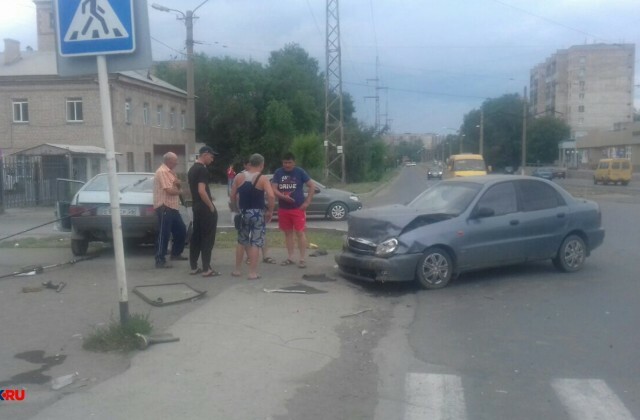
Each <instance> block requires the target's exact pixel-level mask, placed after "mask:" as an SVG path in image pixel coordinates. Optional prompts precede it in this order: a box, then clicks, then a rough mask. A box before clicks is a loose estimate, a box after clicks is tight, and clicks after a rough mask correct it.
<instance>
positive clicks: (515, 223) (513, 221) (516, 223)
mask: <svg viewBox="0 0 640 420" xmlns="http://www.w3.org/2000/svg"><path fill="white" fill-rule="evenodd" d="M509 224H510V225H511V226H515V225H519V224H520V220H511V221H510V222H509Z"/></svg>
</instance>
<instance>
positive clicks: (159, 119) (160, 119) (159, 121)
mask: <svg viewBox="0 0 640 420" xmlns="http://www.w3.org/2000/svg"><path fill="white" fill-rule="evenodd" d="M163 123H164V110H163V109H162V105H158V108H156V125H157V126H158V127H162V125H163Z"/></svg>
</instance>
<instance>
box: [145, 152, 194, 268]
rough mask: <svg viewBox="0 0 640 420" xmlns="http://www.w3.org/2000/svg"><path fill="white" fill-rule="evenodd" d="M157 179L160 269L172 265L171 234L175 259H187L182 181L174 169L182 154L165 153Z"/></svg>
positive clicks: (155, 206) (154, 185) (154, 195)
mask: <svg viewBox="0 0 640 420" xmlns="http://www.w3.org/2000/svg"><path fill="white" fill-rule="evenodd" d="M163 160H164V163H163V164H162V165H160V167H159V168H158V170H157V171H156V174H155V177H154V179H153V208H154V210H155V212H156V215H157V216H158V236H157V238H156V257H155V258H156V268H171V265H170V264H168V263H167V260H166V257H165V255H166V254H167V248H168V245H169V235H172V236H173V242H172V244H171V260H174V261H175V260H186V259H187V257H183V256H182V255H181V254H182V251H183V250H184V244H185V239H186V236H187V228H186V226H185V224H184V221H182V216H180V212H179V211H178V208H179V207H178V206H179V205H180V202H179V197H180V193H181V191H182V190H181V186H180V180H179V179H178V177H177V176H176V173H175V172H174V171H173V168H175V167H176V165H177V164H178V156H177V155H176V154H175V153H172V152H168V153H166V154H165V155H164V156H163Z"/></svg>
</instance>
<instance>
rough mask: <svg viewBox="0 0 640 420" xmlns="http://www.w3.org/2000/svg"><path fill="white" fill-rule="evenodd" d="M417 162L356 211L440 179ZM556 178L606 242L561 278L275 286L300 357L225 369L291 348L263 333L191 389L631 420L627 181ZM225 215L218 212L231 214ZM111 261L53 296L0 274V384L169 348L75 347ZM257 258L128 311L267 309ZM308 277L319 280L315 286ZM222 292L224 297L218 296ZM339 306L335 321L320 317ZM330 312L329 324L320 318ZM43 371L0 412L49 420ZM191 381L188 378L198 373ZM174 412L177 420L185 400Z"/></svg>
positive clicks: (636, 415) (638, 199) (362, 415)
mask: <svg viewBox="0 0 640 420" xmlns="http://www.w3.org/2000/svg"><path fill="white" fill-rule="evenodd" d="M424 174H425V170H424V168H422V167H421V166H416V167H408V168H403V169H402V170H401V172H400V174H399V176H398V177H397V179H396V180H394V182H393V183H392V184H390V185H388V186H386V187H385V188H383V189H382V190H380V191H378V192H377V193H376V194H374V195H369V196H363V197H362V200H363V203H364V205H365V207H371V206H375V205H384V204H391V203H405V202H408V201H410V200H411V199H412V198H413V197H415V196H416V195H417V194H419V193H420V192H421V191H422V190H424V189H425V188H426V187H428V186H429V185H432V184H433V183H435V182H438V181H427V180H426V177H425V176H424ZM559 183H561V184H562V185H563V186H565V187H566V188H567V189H569V190H570V191H572V192H573V193H574V194H575V195H580V196H585V197H592V198H595V199H596V200H597V201H598V202H599V203H600V205H601V206H602V209H603V223H604V226H605V228H606V231H607V236H606V238H605V243H604V244H603V246H601V247H600V248H598V249H597V250H595V252H594V253H593V255H592V256H591V257H590V258H589V259H588V260H587V264H586V266H585V268H584V269H583V270H582V271H580V272H578V273H573V274H562V273H559V272H557V271H556V270H555V269H554V268H553V266H552V265H551V263H550V262H549V263H547V262H543V263H535V264H527V265H522V266H515V267H509V268H502V269H496V270H486V271H481V272H476V273H469V274H465V275H463V276H461V277H460V278H459V279H457V280H455V281H453V282H452V283H451V284H450V285H449V286H448V287H447V288H445V289H442V290H435V291H423V290H420V289H418V288H417V287H415V286H414V285H412V284H384V285H372V284H361V283H355V282H349V281H346V280H343V279H339V280H338V282H336V283H333V285H332V286H331V287H325V288H326V289H327V290H329V293H326V294H321V295H316V296H317V298H316V299H315V300H314V302H315V303H314V304H313V305H311V306H308V305H307V304H306V303H304V302H303V301H300V300H298V299H295V298H293V297H291V298H289V299H287V298H285V297H284V296H283V298H282V299H281V300H280V302H281V304H280V306H281V307H279V308H275V307H271V310H276V309H280V310H283V311H284V313H289V314H290V315H289V317H290V316H294V317H300V318H299V320H298V321H297V322H294V323H290V322H291V321H292V320H291V319H286V320H283V321H285V322H289V323H290V324H287V325H288V327H287V328H289V329H290V330H292V329H293V328H294V327H297V329H298V330H297V331H295V332H293V330H292V331H291V335H292V337H294V338H292V344H296V343H298V345H305V343H308V344H306V345H308V346H309V351H310V352H309V353H308V356H307V357H305V358H302V359H300V360H298V361H297V362H296V363H293V362H292V363H289V364H288V365H286V366H287V368H286V369H285V368H282V369H283V372H282V374H281V372H280V371H279V370H274V369H267V370H266V371H265V372H268V374H266V375H264V374H257V373H254V374H253V375H249V374H248V373H245V375H249V376H247V378H248V377H250V378H251V383H250V384H249V383H247V384H245V385H243V381H244V380H246V378H245V377H244V376H243V375H242V374H240V376H238V375H236V374H234V372H243V370H242V369H245V370H246V369H247V366H253V365H255V366H261V368H264V363H263V361H268V360H274V359H273V358H274V355H275V354H277V353H282V351H288V350H289V344H286V345H281V344H278V346H277V347H276V350H275V352H276V353H269V346H268V345H265V343H263V342H262V341H261V340H260V341H258V342H260V343H261V345H260V346H257V345H256V347H255V348H253V349H246V350H247V351H244V352H242V354H245V355H246V354H250V355H251V359H246V360H235V359H231V360H229V361H225V360H215V361H214V362H217V363H218V364H220V365H221V366H220V367H219V368H217V369H218V370H220V372H223V373H218V372H217V373H216V375H219V376H212V377H209V378H207V379H206V383H204V384H198V385H204V386H206V387H211V389H216V390H218V391H216V392H217V393H216V396H212V397H211V399H212V400H215V399H216V398H218V400H220V401H221V402H220V403H219V406H220V407H222V406H225V405H226V406H228V407H230V409H231V410H234V409H235V410H236V411H229V412H228V413H233V415H227V416H225V417H224V418H225V419H227V418H239V419H240V418H246V417H243V415H242V413H243V412H244V413H249V412H260V413H261V414H260V416H261V417H260V418H271V419H282V420H284V419H301V418H304V419H310V420H316V419H317V420H321V419H322V420H324V419H371V418H375V419H378V420H393V419H399V420H400V419H401V420H408V419H456V420H465V419H503V418H504V419H539V418H549V419H560V420H564V419H567V420H577V419H587V420H590V419H594V420H595V419H597V418H607V419H618V420H632V419H635V420H638V419H640V384H639V382H638V381H637V378H638V377H640V364H639V363H638V362H637V349H638V348H640V333H638V328H637V326H636V324H637V321H638V320H639V319H640V308H639V306H638V300H639V298H640V296H639V295H640V288H638V286H637V280H638V278H640V268H639V265H638V263H637V252H636V249H635V248H636V247H637V243H638V240H637V238H638V237H640V225H638V224H637V223H636V222H635V219H637V214H638V210H639V206H640V191H636V190H635V189H634V188H629V187H620V186H600V185H599V186H593V184H592V182H591V181H589V180H581V179H567V180H561V181H559ZM630 187H633V184H632V185H631V186H630ZM223 212H224V210H222V211H221V218H220V220H221V221H223V222H222V223H224V220H226V219H225V217H229V216H228V214H224V213H223ZM229 219H230V217H229ZM229 221H230V220H229ZM309 225H310V226H312V227H323V228H325V227H328V228H334V229H344V228H346V223H344V222H342V223H336V222H329V221H324V220H322V219H312V220H311V221H310V223H309ZM8 251H11V252H8ZM274 251H275V254H276V255H274V256H276V257H277V258H279V259H280V258H282V257H283V255H282V252H280V251H279V250H274ZM214 254H215V253H214ZM21 258H22V259H23V260H21ZM24 258H27V259H26V260H24ZM68 258H70V255H69V252H68V250H61V249H59V250H57V251H46V250H41V251H38V250H31V251H29V252H26V251H25V252H20V251H19V250H14V249H11V250H5V251H4V252H2V251H0V266H2V267H4V268H13V267H19V266H22V265H26V264H32V263H34V262H49V261H53V262H57V261H65V260H67V259H68ZM127 258H128V263H127V264H128V269H129V274H128V275H129V279H130V282H131V287H133V286H134V285H145V284H153V283H157V282H159V281H161V280H163V281H169V280H174V279H177V278H175V277H173V275H172V274H171V273H161V275H162V278H160V277H159V276H158V273H157V272H156V271H154V270H153V269H149V267H150V266H151V261H152V257H151V254H150V252H149V250H146V249H141V250H139V251H138V252H136V253H134V254H132V255H128V257H127ZM217 258H219V261H218V262H219V263H221V264H223V270H224V271H229V270H230V269H231V265H230V264H231V263H230V261H228V259H229V256H225V257H224V258H223V257H222V256H218V257H217ZM312 260H313V259H312ZM332 261H333V260H332V257H329V258H326V259H324V260H317V261H316V260H313V261H311V263H312V265H311V266H310V270H309V271H311V270H313V272H314V273H327V274H329V275H333V274H334V271H333V263H332ZM111 264H112V259H110V258H109V256H106V258H100V259H98V260H95V261H87V262H84V263H82V264H78V265H77V266H73V267H67V268H64V269H60V270H52V271H51V272H50V273H49V274H47V277H46V278H47V279H52V280H53V281H54V282H58V281H62V280H65V281H67V282H68V283H69V286H68V287H67V289H66V290H64V291H63V292H62V293H61V294H59V295H58V294H56V293H55V292H54V291H47V290H45V291H42V292H39V293H31V294H21V293H20V288H21V287H22V285H23V284H25V285H31V284H32V283H33V284H36V285H37V284H39V283H40V281H42V279H44V277H42V278H39V277H35V278H23V279H21V280H19V282H20V283H18V282H17V281H16V279H14V280H11V281H6V280H5V281H4V282H3V281H0V302H2V306H1V307H0V314H2V316H3V319H5V322H4V326H3V336H4V339H3V340H0V356H1V358H0V380H3V381H5V382H7V381H9V382H11V381H12V380H14V379H15V378H18V379H20V378H21V377H20V376H19V375H20V374H23V373H24V374H29V375H31V376H33V377H35V379H39V380H43V377H42V375H44V377H45V378H44V381H45V382H46V377H48V376H51V377H56V376H59V375H62V374H65V373H69V372H71V371H80V377H82V378H84V380H85V381H84V382H82V383H81V384H79V386H80V387H79V388H73V387H71V388H70V389H68V390H66V391H65V392H64V393H67V394H76V393H82V392H85V393H87V397H90V396H92V395H94V394H95V393H98V395H102V394H100V393H102V392H110V391H111V392H112V391H113V389H112V388H113V387H110V384H111V383H112V382H115V383H117V377H122V375H127V374H129V375H132V376H133V375H134V374H135V366H136V365H139V364H140V363H141V361H143V360H145V359H146V358H147V357H151V356H152V355H153V354H157V352H161V351H163V350H164V349H167V351H169V352H170V351H171V350H170V349H171V348H172V347H170V346H171V345H166V346H167V347H163V348H159V349H157V350H155V351H156V353H149V355H147V356H145V354H140V355H138V356H135V359H134V361H135V360H138V363H134V366H133V368H132V367H129V359H128V358H122V357H121V356H119V355H116V354H107V355H95V354H87V352H84V351H83V350H81V349H80V338H79V337H80V335H83V334H86V333H88V332H89V331H90V328H89V326H92V325H98V324H99V323H101V322H105V321H107V320H108V318H109V314H111V316H112V317H113V316H114V315H113V314H117V303H116V302H114V300H115V296H116V291H115V281H114V279H113V275H111V274H109V273H110V270H111V267H110V265H111ZM264 270H265V273H266V276H265V277H266V278H265V279H263V280H264V281H265V283H264V285H263V284H260V285H257V286H256V285H250V286H251V287H249V288H247V287H246V286H243V287H242V289H239V290H241V291H242V293H240V294H238V290H237V288H238V285H237V282H236V281H235V280H234V279H231V278H226V277H223V278H221V279H219V280H218V279H216V281H214V282H211V281H205V280H203V279H188V280H189V281H190V283H192V285H193V286H194V287H196V288H199V289H204V290H207V291H208V294H207V296H208V298H207V299H206V300H201V301H196V302H193V303H191V304H188V305H175V306H170V307H165V308H150V307H148V305H146V304H144V303H143V302H141V301H139V300H138V299H137V297H133V296H131V295H130V296H131V297H130V299H131V303H132V305H133V307H132V310H134V311H143V312H148V313H150V314H151V316H152V319H153V320H154V324H155V325H156V327H157V329H158V330H159V331H163V330H164V329H165V328H170V326H171V325H174V324H175V327H174V328H175V331H176V332H177V334H179V335H180V334H181V333H180V331H181V328H183V327H184V323H181V322H180V321H179V320H181V319H185V318H187V317H188V314H189V312H192V311H194V313H199V312H195V311H201V310H203V309H206V308H208V307H215V306H217V305H224V302H227V304H228V302H233V301H234V299H237V298H238V296H243V298H244V299H247V302H264V303H265V305H268V303H267V302H268V301H267V300H265V295H264V293H262V289H261V288H262V287H267V286H265V285H267V284H269V285H273V286H278V285H280V283H282V282H283V281H285V280H286V279H287V276H289V277H290V276H291V275H292V273H293V274H295V273H296V272H289V271H286V272H285V271H282V269H281V268H280V267H279V266H270V267H265V269H264ZM283 274H286V276H283ZM100 279H102V280H100ZM182 280H184V279H182ZM290 281H293V280H290ZM310 284H312V283H310ZM312 285H313V286H315V287H320V288H322V284H319V283H318V284H312ZM269 287H271V286H269ZM254 289H255V290H254ZM222 296H225V300H224V302H223V301H220V299H221V297H222ZM309 302H310V301H309ZM250 304H252V303H250ZM252 305H253V304H252ZM265 309H266V306H265ZM323 309H324V313H323V312H322V311H323ZM336 312H338V313H339V314H341V315H343V316H344V318H343V317H342V316H338V317H335V316H333V317H332V316H331V315H332V314H333V315H335V313H336ZM321 314H322V315H321ZM256 319H259V318H256ZM330 319H333V321H331V322H328V320H330ZM230 322H231V321H230ZM280 322H281V321H278V318H277V317H276V318H273V319H272V320H269V321H268V322H267V324H266V325H263V326H262V327H261V328H265V329H271V328H276V327H277V325H278V324H279V323H280ZM256 332H257V330H256ZM318 333H321V335H322V336H323V337H325V340H327V341H326V343H328V344H330V347H331V348H332V350H331V352H330V353H331V355H332V357H331V358H329V359H327V358H325V357H324V356H323V357H321V358H320V359H321V360H323V363H317V359H318V354H315V355H314V353H313V352H317V350H318V348H320V347H316V346H314V345H313V343H314V341H313V340H312V338H313V337H315V336H316V335H317V334H318ZM284 334H285V331H284V330H283V331H282V335H284ZM219 340H222V341H220V343H225V347H227V346H232V345H233V340H232V337H227V336H225V335H222V336H221V337H219ZM294 340H295V341H294ZM287 343H288V342H287ZM212 345H213V346H214V348H218V347H219V346H218V345H217V344H216V343H212ZM231 348H232V347H231ZM36 349H37V350H43V351H44V355H45V356H49V359H47V360H48V361H49V362H51V363H50V366H49V365H46V366H45V365H43V366H42V370H38V371H32V370H29V369H33V368H34V367H33V365H32V363H33V362H28V361H23V360H21V359H18V358H16V355H20V354H22V353H24V352H25V351H27V350H36ZM202 351H205V352H206V351H210V350H207V348H203V349H202ZM60 355H62V356H64V358H61V357H60ZM60 359H62V360H60ZM305 360H306V362H307V363H304V361H305ZM324 360H327V361H326V362H325V361H324ZM58 362H59V363H58ZM41 363H44V362H41ZM176 364H178V362H176ZM37 366H40V365H36V367H37ZM283 366H285V365H283ZM225 367H228V372H227V371H225V370H224V369H225ZM267 368H268V366H267ZM176 369H177V367H176ZM224 372H227V373H224ZM40 374H41V375H40ZM114 375H115V376H114ZM227 376H228V377H229V378H231V377H233V378H235V379H234V380H233V387H232V386H231V383H230V382H228V380H227V382H225V377H227ZM30 379H33V378H30ZM181 380H182V381H184V380H185V379H184V378H183V379H181ZM9 382H7V383H9ZM45 382H42V383H41V384H33V383H32V384H30V385H28V387H29V390H30V391H29V396H30V398H31V401H30V404H27V405H26V406H24V407H22V406H17V405H11V406H8V405H7V406H0V418H4V416H5V415H8V416H9V417H10V418H23V419H26V418H30V417H31V416H32V415H34V414H35V413H37V412H38V411H40V410H42V409H44V411H40V414H39V418H58V417H55V416H49V413H57V412H61V411H63V410H62V409H63V407H65V405H64V404H62V405H61V404H54V403H55V401H56V399H58V398H61V396H63V395H64V394H56V393H54V392H52V391H50V390H49V389H48V387H47V386H46V383H45ZM187 383H188V382H187ZM94 387H95V388H94ZM189 387H190V389H196V388H194V387H195V384H189ZM232 388H237V389H240V390H241V389H253V390H260V389H265V390H269V398H271V399H275V400H277V401H278V402H279V404H275V401H274V404H273V405H274V406H278V407H280V408H279V409H278V410H274V411H272V412H263V411H260V410H258V408H259V407H260V406H261V404H262V405H264V399H265V398H266V394H265V393H262V392H259V391H258V392H257V393H253V394H251V395H246V394H233V393H232V392H231V390H232ZM93 389H95V390H96V391H95V393H94V392H92V390H93ZM145 392H147V393H148V392H153V391H150V390H147V391H145ZM104 395H111V394H104ZM158 397H160V396H158ZM98 398H99V397H98ZM63 400H65V399H63ZM132 400H135V399H133V398H132ZM69 401H73V399H72V398H69ZM179 401H181V402H185V403H187V402H188V403H191V405H192V406H194V407H200V408H202V407H204V406H205V405H206V403H207V401H202V400H196V401H189V395H188V394H183V395H182V398H181V399H180V400H179ZM575 401H580V402H579V404H575V403H574V402H575ZM130 402H131V401H130V399H129V398H127V399H126V400H119V401H118V402H117V403H116V402H114V404H118V406H119V407H120V408H121V409H122V410H123V411H122V412H123V413H124V412H125V410H126V407H127V406H128V405H129V404H130ZM60 403H64V401H60ZM52 404H53V408H54V409H53V410H51V411H49V410H48V409H47V407H49V406H51V405H52ZM67 404H68V405H69V406H70V407H71V411H68V413H72V412H73V408H74V407H76V406H74V405H73V403H71V402H69V403H67ZM56 406H57V409H58V411H56V410H55V408H56ZM149 409H151V408H149ZM185 410H186V411H185V413H186V414H185V415H186V416H187V417H185V418H188V417H189V415H188V414H189V413H191V414H193V415H195V414H194V413H196V412H197V411H189V409H185ZM251 410H253V411H251ZM256 410H258V411H256ZM75 414H76V415H77V413H75ZM96 416H97V418H109V413H105V412H101V411H100V410H98V411H96ZM60 418H61V417H60ZM74 418H79V417H77V416H76V417H74ZM116 418H118V417H116ZM119 418H125V417H119ZM128 418H133V417H128ZM192 418H198V416H197V415H196V416H195V417H192ZM202 418H204V417H202ZM210 418H215V416H213V417H210ZM219 418H223V417H219ZM252 418H254V417H252ZM256 418H257V417H256Z"/></svg>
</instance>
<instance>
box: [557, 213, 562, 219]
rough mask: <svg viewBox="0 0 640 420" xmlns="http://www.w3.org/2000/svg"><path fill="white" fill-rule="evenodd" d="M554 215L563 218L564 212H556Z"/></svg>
mask: <svg viewBox="0 0 640 420" xmlns="http://www.w3.org/2000/svg"><path fill="white" fill-rule="evenodd" d="M556 217H558V218H559V219H562V218H564V213H558V214H556Z"/></svg>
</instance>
